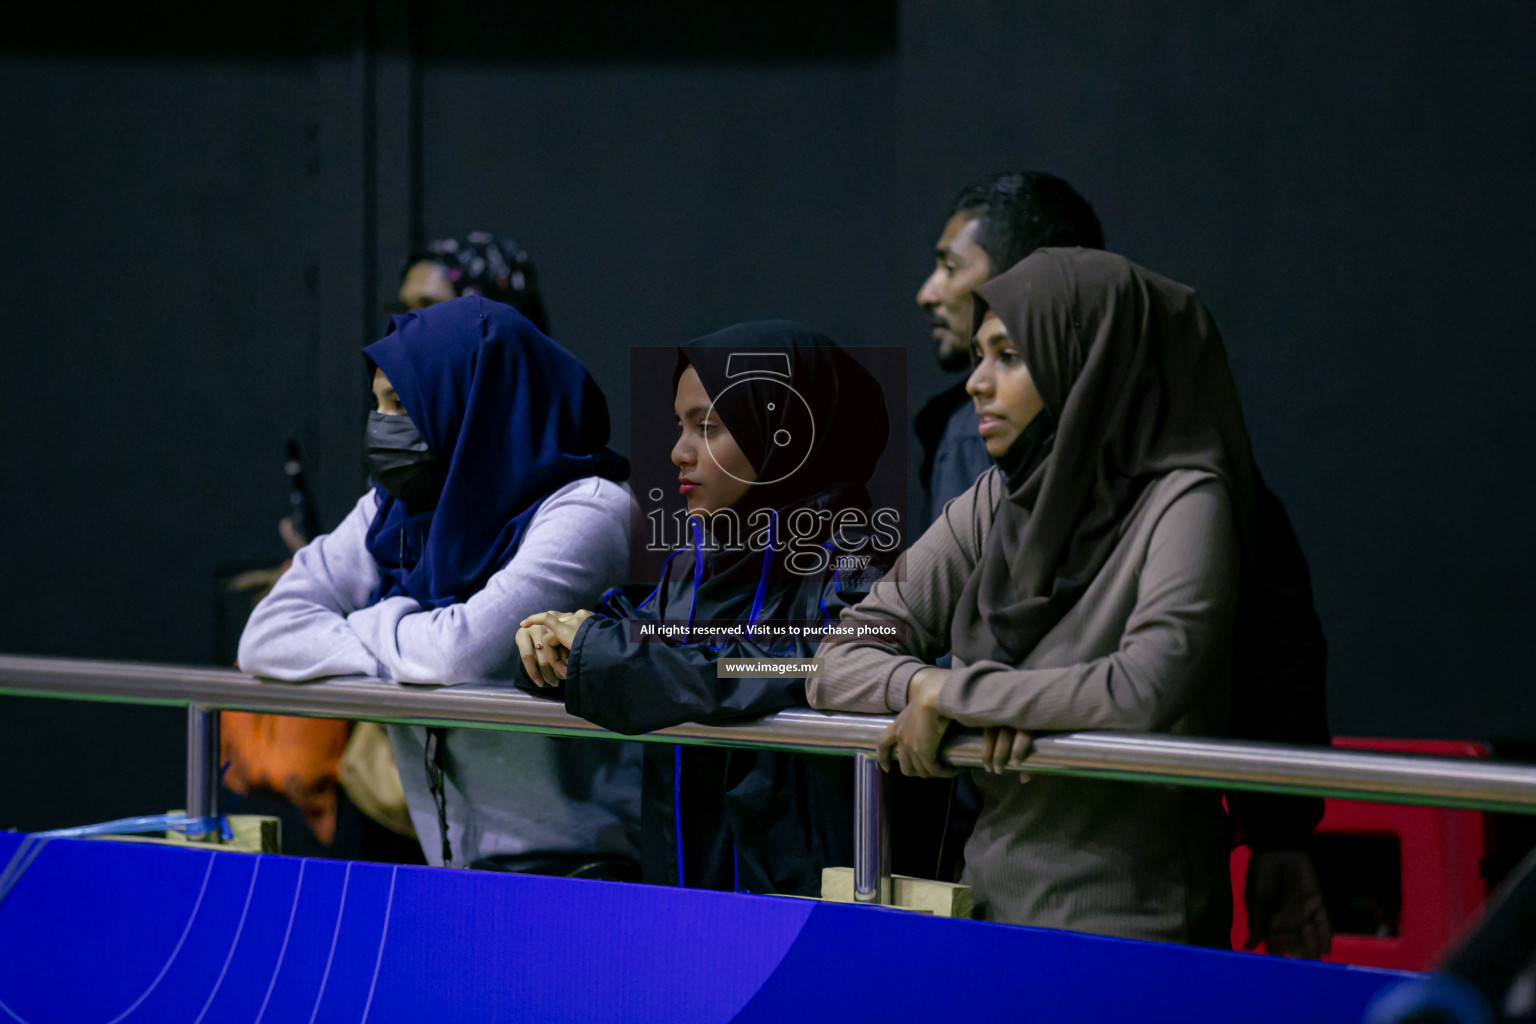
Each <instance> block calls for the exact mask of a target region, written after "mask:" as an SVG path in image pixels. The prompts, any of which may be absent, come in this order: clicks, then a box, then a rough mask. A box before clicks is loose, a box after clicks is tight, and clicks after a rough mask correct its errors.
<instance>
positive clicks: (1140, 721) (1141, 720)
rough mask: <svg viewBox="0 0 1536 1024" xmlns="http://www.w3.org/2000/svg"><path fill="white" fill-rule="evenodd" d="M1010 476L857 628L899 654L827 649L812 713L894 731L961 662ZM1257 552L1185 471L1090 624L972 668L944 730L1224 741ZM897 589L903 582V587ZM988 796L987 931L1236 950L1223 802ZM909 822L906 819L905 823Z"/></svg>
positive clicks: (1171, 484)
mask: <svg viewBox="0 0 1536 1024" xmlns="http://www.w3.org/2000/svg"><path fill="white" fill-rule="evenodd" d="M1003 487H1004V484H1003V482H1002V479H1001V476H1000V474H999V473H998V472H997V471H996V470H992V471H989V472H988V473H986V474H984V475H983V476H982V477H981V478H980V479H979V480H978V481H977V482H976V484H975V486H973V487H972V488H971V489H970V490H969V491H967V492H966V493H965V494H963V495H961V496H960V497H959V498H956V499H955V500H954V501H953V502H951V503H950V505H949V507H948V508H947V510H946V513H945V516H944V517H943V518H941V519H940V520H939V521H938V522H936V523H935V524H934V525H933V526H932V527H930V528H929V529H928V531H927V532H925V533H924V534H923V536H922V537H921V538H919V539H918V541H917V543H916V544H914V545H913V546H912V548H911V549H910V550H909V551H908V552H907V553H906V554H905V555H904V556H903V560H902V562H901V563H899V564H898V566H897V568H896V569H895V570H893V572H892V573H891V574H890V575H889V576H888V577H887V578H886V580H883V581H881V582H880V583H877V584H876V585H875V587H874V589H873V590H872V592H871V593H870V595H869V596H868V597H867V598H865V600H864V601H862V602H860V604H859V605H858V606H856V607H854V608H851V609H847V610H845V611H844V612H843V615H842V619H843V622H845V623H848V622H858V621H879V620H895V621H898V622H901V623H904V624H905V627H906V628H905V635H904V637H902V638H901V639H900V640H898V641H893V642H873V641H868V640H858V641H838V642H828V643H825V644H823V645H822V647H821V649H820V651H819V652H818V654H819V655H820V656H821V657H822V658H823V659H824V660H825V672H824V674H823V675H822V676H820V677H819V678H813V679H811V680H808V692H809V697H810V702H811V705H812V706H813V707H817V708H822V709H825V710H838V711H855V712H865V713H872V714H876V713H886V714H888V713H891V712H895V711H900V710H901V709H902V708H903V707H904V706H905V705H906V699H907V686H908V683H910V681H911V679H912V677H913V676H914V675H915V674H916V673H917V671H918V670H919V669H921V668H923V667H924V666H925V665H931V664H932V663H933V661H934V659H936V658H938V657H939V656H941V655H942V654H944V653H945V652H946V651H948V650H949V625H950V620H951V618H952V616H953V614H954V610H955V605H956V602H957V601H958V600H959V596H960V592H961V588H962V587H963V586H964V584H965V581H966V579H967V578H968V577H969V576H970V575H971V572H972V571H973V569H974V568H975V566H976V562H977V560H978V559H979V558H980V557H982V555H983V553H984V552H985V551H986V539H987V534H988V531H989V530H990V528H991V525H992V520H993V517H994V515H995V510H996V508H997V502H998V501H999V500H1000V499H1001V498H1002V494H1003ZM1240 560H1241V556H1240V549H1239V541H1238V536H1237V524H1236V521H1235V518H1234V515H1233V511H1232V506H1231V501H1230V498H1229V497H1228V494H1227V491H1226V489H1225V487H1224V486H1223V485H1222V484H1221V482H1220V480H1219V479H1218V478H1216V477H1215V476H1213V475H1211V474H1208V473H1204V472H1198V471H1183V470H1181V471H1175V472H1172V473H1169V474H1167V475H1165V476H1163V477H1161V478H1159V479H1158V480H1156V481H1154V482H1153V483H1152V484H1150V485H1149V486H1148V487H1147V488H1146V490H1145V491H1144V492H1143V494H1142V496H1141V499H1140V500H1139V502H1138V503H1137V505H1136V506H1135V507H1134V509H1133V510H1132V513H1131V514H1130V515H1129V516H1128V517H1127V518H1126V520H1125V522H1124V524H1123V526H1122V533H1121V537H1120V541H1119V544H1118V545H1117V546H1116V548H1115V550H1114V552H1113V554H1112V555H1111V557H1110V559H1109V561H1108V562H1107V563H1105V565H1104V567H1103V568H1102V569H1101V570H1100V572H1099V574H1098V576H1097V577H1095V579H1094V580H1093V582H1092V583H1091V584H1090V586H1089V587H1088V589H1087V591H1086V592H1085V593H1084V594H1083V597H1082V599H1081V600H1079V601H1078V603H1077V605H1076V606H1075V607H1073V609H1072V610H1071V611H1069V612H1068V613H1067V614H1066V615H1065V616H1064V617H1063V618H1062V620H1061V621H1060V622H1058V623H1057V624H1056V626H1055V627H1054V628H1053V629H1052V630H1051V631H1050V632H1048V633H1047V634H1046V635H1045V637H1043V638H1042V639H1041V641H1040V643H1039V644H1038V645H1037V646H1036V647H1035V649H1034V650H1033V651H1031V652H1030V654H1029V655H1028V656H1027V657H1026V658H1025V659H1024V660H1023V661H1022V662H1021V663H1020V664H1018V665H1008V664H1002V663H998V662H992V661H979V662H975V663H973V664H964V663H962V662H960V661H959V660H958V659H957V660H956V661H955V663H954V667H953V669H952V670H951V672H950V674H949V678H948V681H947V682H946V683H945V685H944V687H943V690H942V691H941V693H940V696H939V710H940V712H941V713H942V714H944V715H946V716H948V717H950V718H953V719H955V720H956V721H958V722H960V723H962V724H964V725H970V726H984V725H1008V726H1013V727H1015V728H1018V729H1023V730H1027V731H1029V732H1056V731H1069V730H1079V729H1113V730H1123V731H1128V732H1167V733H1182V734H1188V735H1221V734H1222V733H1223V732H1224V731H1225V727H1226V717H1227V705H1228V690H1229V686H1230V676H1231V658H1232V628H1233V620H1234V613H1235V608H1236V603H1237V590H1238V577H1239V572H1240ZM898 581H899V582H898ZM972 774H973V777H974V778H975V780H976V783H977V785H978V787H979V788H980V789H981V793H982V809H981V814H980V817H979V818H978V820H977V823H976V829H975V831H974V833H973V834H972V836H971V838H970V840H969V842H968V843H967V844H966V849H965V858H966V867H965V876H964V881H965V882H967V883H968V884H970V885H972V886H973V887H974V888H975V897H976V907H977V913H978V915H979V916H981V917H983V918H986V919H990V920H997V921H1006V922H1010V923H1015V924H1029V925H1041V926H1045V927H1055V928H1068V929H1072V930H1076V931H1087V932H1095V933H1098V934H1104V935H1118V936H1124V937H1128V938H1142V939H1161V940H1168V941H1177V942H1195V943H1200V944H1203V945H1220V946H1225V945H1226V944H1227V933H1228V930H1229V928H1230V916H1231V896H1230V882H1229V879H1228V873H1227V853H1228V841H1229V832H1228V827H1227V823H1226V818H1225V815H1224V814H1223V812H1222V809H1221V797H1220V794H1219V793H1216V792H1213V791H1209V790H1198V789H1189V788H1183V787H1177V786H1163V785H1155V784H1147V783H1130V782H1110V781H1099V780H1087V779H1068V778H1060V777H1047V776H1035V777H1034V778H1032V779H1031V780H1030V781H1028V782H1027V783H1024V784H1022V785H1021V784H1020V783H1019V782H1018V780H1017V777H1016V776H1014V775H1012V774H1009V775H1004V776H995V775H990V774H986V773H983V772H973V773H972ZM893 813H895V814H900V813H901V810H900V808H899V807H898V808H895V809H894V810H893Z"/></svg>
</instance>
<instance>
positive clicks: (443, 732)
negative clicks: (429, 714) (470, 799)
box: [426, 727, 453, 868]
mask: <svg viewBox="0 0 1536 1024" xmlns="http://www.w3.org/2000/svg"><path fill="white" fill-rule="evenodd" d="M447 739H448V730H447V729H443V728H439V727H429V728H428V729H427V746H426V752H427V788H428V789H430V790H431V791H432V802H433V803H434V804H436V805H437V828H438V831H439V832H440V833H441V834H442V837H443V867H445V868H451V867H453V846H452V845H451V844H450V843H449V842H448V788H447V786H446V784H445V783H444V781H443V775H444V764H445V763H446V762H447V757H448V755H447Z"/></svg>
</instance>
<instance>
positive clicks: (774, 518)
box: [747, 511, 779, 636]
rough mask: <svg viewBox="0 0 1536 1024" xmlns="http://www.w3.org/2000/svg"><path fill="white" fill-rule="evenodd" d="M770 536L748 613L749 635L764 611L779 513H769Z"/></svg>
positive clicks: (766, 541) (764, 550)
mask: <svg viewBox="0 0 1536 1024" xmlns="http://www.w3.org/2000/svg"><path fill="white" fill-rule="evenodd" d="M768 516H769V519H768V536H767V538H766V539H765V542H764V544H763V567H762V570H761V571H760V572H759V573H758V575H757V593H755V594H753V595H752V611H751V612H750V613H749V614H748V615H747V636H751V635H752V627H753V626H755V625H757V617H758V615H760V614H762V611H763V594H764V593H766V592H767V590H768V567H769V566H770V565H772V564H773V537H774V534H775V533H777V532H778V526H779V513H778V512H777V511H771V512H769V513H768Z"/></svg>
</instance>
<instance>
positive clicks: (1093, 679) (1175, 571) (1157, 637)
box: [938, 482, 1241, 732]
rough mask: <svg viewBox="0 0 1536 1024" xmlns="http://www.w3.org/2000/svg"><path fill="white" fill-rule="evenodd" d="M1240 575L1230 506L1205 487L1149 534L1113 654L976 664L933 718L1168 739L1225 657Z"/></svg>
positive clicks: (944, 694) (951, 683)
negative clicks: (1036, 663)
mask: <svg viewBox="0 0 1536 1024" xmlns="http://www.w3.org/2000/svg"><path fill="white" fill-rule="evenodd" d="M1240 566H1241V554H1240V546H1239V542H1238V537H1237V528H1236V522H1235V519H1234V517H1233V513H1232V506H1231V502H1230V499H1229V498H1228V497H1227V493H1226V491H1225V489H1224V488H1223V487H1222V486H1221V485H1220V484H1219V483H1215V482H1211V483H1206V484H1202V485H1201V486H1199V487H1196V488H1194V489H1192V490H1190V491H1188V492H1187V493H1185V494H1184V495H1182V496H1181V497H1179V498H1178V499H1177V500H1175V501H1173V502H1172V503H1171V504H1170V505H1169V506H1168V508H1167V509H1166V510H1165V511H1164V512H1163V515H1162V516H1161V518H1160V519H1159V520H1158V523H1157V525H1156V527H1155V528H1154V529H1153V532H1152V536H1151V539H1150V542H1149V544H1148V549H1147V556H1146V560H1145V562H1144V563H1143V565H1142V569H1141V576H1140V581H1139V583H1138V587H1137V598H1136V606H1135V610H1134V611H1132V613H1131V616H1130V618H1129V620H1128V621H1127V622H1126V627H1125V633H1124V635H1123V637H1122V638H1121V641H1120V645H1119V648H1118V649H1117V650H1116V651H1115V652H1114V653H1113V654H1110V655H1108V656H1106V657H1102V658H1096V659H1094V660H1092V661H1088V662H1084V663H1081V664H1077V665H1068V666H1065V667H1062V668H1034V669H1019V668H1012V667H1009V666H1007V665H1004V664H1000V663H997V662H989V661H982V662H977V663H975V664H972V665H968V666H966V667H965V668H962V669H956V670H954V671H953V672H951V673H950V675H949V679H948V681H947V682H946V683H945V685H944V687H943V689H942V691H941V692H940V694H939V699H938V711H939V713H940V714H942V715H944V716H946V717H949V718H953V719H955V720H956V721H958V722H960V723H962V724H964V725H971V726H985V725H1006V726H1012V727H1013V728H1016V729H1021V730H1028V731H1065V730H1076V729H1114V730H1122V731H1128V732H1155V731H1159V730H1162V729H1166V728H1168V727H1169V726H1170V725H1171V724H1172V723H1173V722H1175V721H1177V720H1178V719H1179V718H1180V717H1181V716H1182V715H1183V714H1184V713H1185V711H1186V710H1187V709H1188V707H1189V704H1190V700H1191V698H1192V697H1193V695H1194V692H1195V690H1196V688H1197V687H1198V686H1199V685H1200V683H1201V682H1203V681H1205V680H1209V679H1211V678H1213V676H1214V675H1215V674H1217V673H1219V672H1220V671H1221V668H1222V666H1221V664H1220V660H1221V659H1224V658H1228V657H1230V651H1231V647H1230V644H1229V642H1228V638H1230V636H1231V629H1232V623H1233V618H1234V615H1235V612H1236V604H1237V592H1238V576H1239V572H1240Z"/></svg>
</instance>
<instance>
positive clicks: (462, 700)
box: [0, 655, 1536, 902]
mask: <svg viewBox="0 0 1536 1024" xmlns="http://www.w3.org/2000/svg"><path fill="white" fill-rule="evenodd" d="M0 694H9V695H16V696H32V697H63V698H71V699H80V700H102V701H116V702H122V703H130V704H152V705H168V706H183V705H184V706H186V707H187V708H188V719H187V723H188V724H187V741H188V742H187V813H188V814H189V815H193V816H197V817H213V816H215V815H216V811H217V808H216V805H217V799H218V749H219V738H218V716H217V714H216V711H218V710H221V709H222V710H232V711H261V712H270V713H275V714H285V715H303V716H309V717H317V718H349V719H364V720H368V721H375V722H390V723H396V724H401V725H450V726H457V727H463V728H478V729H501V730H507V731H514V732H532V733H541V734H546V735H559V736H592V737H605V738H608V739H629V740H638V741H641V742H660V743H683V744H700V745H705V746H718V747H744V748H755V749H771V750H789V751H797V752H802V753H814V754H843V755H851V756H853V757H855V758H856V761H857V763H856V765H855V819H856V820H855V823H854V840H855V843H854V890H855V896H856V898H857V899H859V900H860V901H861V902H875V901H878V899H879V895H880V878H881V876H882V875H883V874H885V873H886V864H887V863H888V850H887V843H886V839H885V837H886V815H885V809H884V798H883V792H882V790H883V787H882V785H881V781H882V780H881V773H880V769H879V767H878V765H877V764H876V763H875V760H874V755H873V751H874V750H875V747H876V745H877V744H878V742H879V739H880V735H881V733H882V732H884V730H885V727H886V726H887V725H888V724H890V721H891V719H890V718H889V717H888V716H882V715H850V714H828V713H825V712H820V711H813V710H810V709H793V710H788V711H780V712H778V713H777V714H773V715H768V716H766V717H763V718H759V719H754V720H751V721H745V722H740V723H733V724H730V725H699V724H694V723H689V724H685V725H679V726H674V727H672V728H669V729H662V730H660V731H658V732H654V733H648V734H646V735H643V736H620V735H619V734H617V733H611V732H607V731H606V730H604V729H601V728H599V727H598V726H596V725H593V724H592V723H590V722H587V721H585V720H583V719H580V718H577V717H575V716H574V715H571V714H568V713H567V712H566V710H565V706H564V705H563V704H560V703H558V702H555V701H551V700H547V699H544V698H541V697H537V696H534V695H532V694H528V693H524V692H522V691H521V690H517V689H514V688H511V687H507V686H494V685H488V684H466V685H460V686H450V687H431V686H412V685H405V684H399V683H392V682H385V681H383V680H379V679H359V678H347V679H330V680H323V681H319V682H310V683H280V682H273V681H269V680H261V679H257V678H254V677H252V676H247V675H243V674H241V673H239V672H236V671H233V670H229V669H211V668H186V667H181V666H174V665H150V664H140V663H133V662H112V661H85V660H79V659H72V658H41V657H24V656H14V655H0ZM981 750H982V741H981V735H980V733H978V732H975V731H962V732H960V733H959V734H958V735H955V736H954V737H953V738H951V739H949V740H948V741H947V742H946V743H945V746H944V748H943V750H942V756H943V758H944V760H945V761H946V762H947V763H948V764H949V765H950V766H952V767H956V768H974V767H980V766H981V763H982V760H981ZM1018 770H1021V771H1026V772H1030V773H1032V774H1054V775H1070V776H1079V777H1088V778H1104V779H1119V780H1126V781H1137V782H1171V783H1178V784H1181V785H1194V786H1206V787H1215V788H1221V789H1227V790H1256V791H1263V792H1271V793H1283V794H1292V795H1308V796H1329V797H1346V798H1352V799H1365V800H1376V801H1380V802H1385V803H1409V804H1428V805H1433V806H1441V807H1461V808H1466V809H1471V810H1483V811H1506V812H1516V813H1523V814H1536V766H1530V765H1523V764H1512V763H1509V762H1500V761H1491V760H1477V759H1460V758H1441V757H1429V756H1423V755H1409V754H1387V753H1375V752H1363V751H1344V750H1335V749H1332V748H1328V747H1292V746H1282V745H1278V744H1269V743H1251V742H1240V741H1236V740H1212V739H1198V738H1192V737H1175V736H1154V735H1133V734H1126V733H1108V732H1090V733H1068V734H1065V735H1054V736H1041V737H1037V738H1036V739H1035V743H1034V747H1033V749H1032V751H1031V752H1030V754H1029V756H1028V757H1027V758H1026V759H1025V760H1024V761H1023V762H1022V764H1021V765H1020V766H1019V769H1018Z"/></svg>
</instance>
